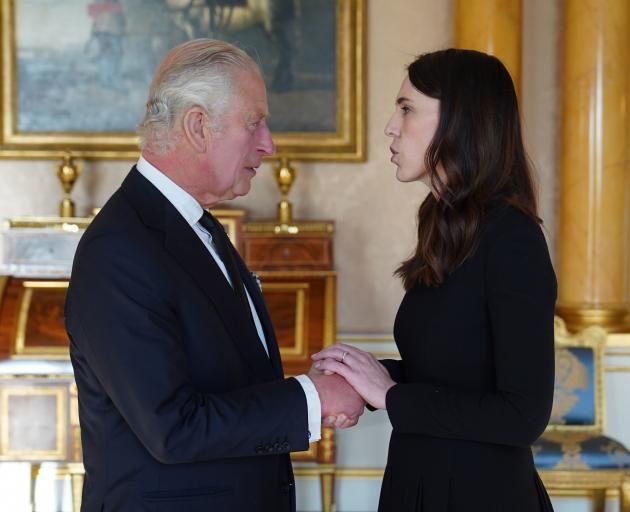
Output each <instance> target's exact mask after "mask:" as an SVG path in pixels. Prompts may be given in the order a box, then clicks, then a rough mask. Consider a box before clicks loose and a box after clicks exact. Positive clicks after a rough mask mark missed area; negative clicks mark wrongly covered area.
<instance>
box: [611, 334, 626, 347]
mask: <svg viewBox="0 0 630 512" xmlns="http://www.w3.org/2000/svg"><path fill="white" fill-rule="evenodd" d="M606 347H611V348H630V334H628V333H610V334H608V338H607V340H606Z"/></svg>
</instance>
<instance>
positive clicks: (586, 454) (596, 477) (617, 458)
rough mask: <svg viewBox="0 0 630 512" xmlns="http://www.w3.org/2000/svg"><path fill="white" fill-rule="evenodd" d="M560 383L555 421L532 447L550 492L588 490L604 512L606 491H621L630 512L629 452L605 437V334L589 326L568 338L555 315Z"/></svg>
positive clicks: (622, 506) (622, 507) (625, 509)
mask: <svg viewBox="0 0 630 512" xmlns="http://www.w3.org/2000/svg"><path fill="white" fill-rule="evenodd" d="M555 342H556V382H555V389H554V397H553V409H552V412H551V420H550V422H549V426H548V427H547V429H546V431H545V433H544V434H543V435H542V437H541V438H540V439H538V441H536V443H535V444H534V446H533V447H532V451H533V453H534V462H535V463H536V467H537V468H538V470H539V471H540V475H541V477H542V479H543V481H544V482H545V485H546V486H547V488H548V489H550V490H551V491H560V492H563V491H564V492H565V493H566V492H567V491H576V490H579V491H587V492H589V493H592V495H593V497H594V499H595V510H596V511H597V512H603V511H604V506H605V500H606V491H607V490H613V491H615V492H618V493H619V499H620V511H621V512H630V452H629V451H628V449H627V448H626V447H624V446H623V445H622V444H621V443H619V442H618V441H615V440H614V439H612V438H610V437H608V436H606V435H604V416H605V415H604V389H603V387H604V382H603V362H602V358H603V351H604V348H605V344H606V331H604V330H603V329H601V328H599V327H589V328H587V329H584V330H583V331H581V332H580V333H578V334H575V335H570V334H569V333H568V331H567V329H566V326H565V323H564V321H563V320H562V319H560V318H558V317H556V321H555Z"/></svg>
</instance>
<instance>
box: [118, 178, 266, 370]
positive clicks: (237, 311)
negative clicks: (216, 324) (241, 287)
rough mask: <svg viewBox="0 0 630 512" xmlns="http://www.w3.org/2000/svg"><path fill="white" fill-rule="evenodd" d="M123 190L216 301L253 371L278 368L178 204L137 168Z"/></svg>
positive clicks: (211, 299) (214, 301) (219, 314)
mask: <svg viewBox="0 0 630 512" xmlns="http://www.w3.org/2000/svg"><path fill="white" fill-rule="evenodd" d="M122 188H123V191H124V192H125V193H126V195H127V196H128V197H130V199H132V201H133V204H135V205H136V207H137V208H138V211H139V213H140V215H141V217H142V218H143V220H144V222H145V223H146V224H147V225H149V226H151V227H154V228H156V229H159V230H161V231H163V232H164V246H165V248H166V250H167V251H168V252H169V253H170V255H171V256H172V257H173V258H174V259H175V260H176V261H177V262H178V264H179V265H180V266H181V268H182V269H183V270H184V271H185V272H186V273H188V274H189V275H190V277H191V278H192V280H193V282H195V283H196V284H197V285H198V286H199V287H200V288H201V289H202V291H203V292H204V294H205V295H206V297H208V299H209V300H210V302H211V303H212V304H213V306H214V308H215V309H216V311H217V314H218V316H219V317H220V318H221V320H222V321H223V324H224V325H225V327H226V329H227V331H228V333H229V334H230V337H231V338H232V340H233V342H234V344H235V345H236V347H237V348H238V350H239V351H240V353H241V355H242V356H243V358H244V359H245V360H246V361H247V362H248V364H249V366H250V367H251V369H252V371H253V372H254V373H255V374H256V375H258V377H259V378H261V379H262V380H264V381H268V380H272V379H273V378H274V377H275V375H274V373H275V372H274V371H273V370H274V369H273V368H272V365H271V364H270V359H269V357H267V354H266V353H265V350H264V348H263V347H262V345H261V343H260V340H259V338H258V334H257V333H256V329H255V328H254V326H253V325H252V322H251V321H250V320H249V318H247V316H246V315H247V312H246V311H244V310H243V307H242V305H241V304H240V303H239V301H238V297H237V296H236V294H235V293H234V291H233V290H232V288H231V287H230V285H229V284H228V282H227V280H226V279H225V276H224V275H223V273H222V272H221V269H220V268H219V267H218V266H217V264H216V262H215V261H214V259H213V258H212V256H211V255H210V254H208V250H207V249H206V247H205V246H204V244H203V242H202V241H201V240H200V239H199V237H198V236H197V234H196V233H195V232H194V230H193V229H192V228H191V227H190V225H188V223H187V222H186V221H185V220H184V218H183V217H182V216H181V215H180V213H179V212H178V211H177V210H176V209H175V207H174V206H173V205H172V204H171V203H170V202H169V201H168V200H167V199H166V198H165V197H164V196H163V195H162V194H161V193H160V192H159V191H158V190H157V189H156V188H155V187H154V186H153V185H151V183H150V182H149V181H147V180H146V179H145V178H144V177H143V176H142V175H141V174H140V173H139V172H138V171H137V170H136V169H135V168H134V169H132V171H131V173H130V174H129V176H128V178H127V179H126V180H125V182H124V183H123V186H122Z"/></svg>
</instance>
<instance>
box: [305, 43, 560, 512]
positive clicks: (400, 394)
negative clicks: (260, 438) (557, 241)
mask: <svg viewBox="0 0 630 512" xmlns="http://www.w3.org/2000/svg"><path fill="white" fill-rule="evenodd" d="M385 133H386V134H387V135H388V136H390V137H391V138H392V140H393V142H392V145H391V148H390V149H391V152H392V162H393V163H394V164H396V166H397V171H396V177H397V178H398V179H399V180H400V181H403V182H411V181H417V180H420V181H422V182H424V183H425V184H427V185H428V187H429V188H430V192H431V193H430V194H429V195H428V196H427V197H426V199H425V200H424V202H423V203H422V204H421V206H420V210H419V212H418V244H417V247H416V250H415V253H414V254H413V256H411V257H410V258H409V259H408V260H407V261H405V262H403V263H402V264H401V265H400V267H399V268H398V270H397V272H396V273H397V275H399V276H400V277H401V279H402V281H403V284H404V287H405V290H406V294H405V296H404V298H403V301H402V303H401V305H400V309H399V310H398V314H397V316H396V321H395V325H394V336H395V339H396V344H397V346H398V349H399V351H400V355H401V358H402V359H401V360H400V361H396V360H385V361H380V362H379V361H377V360H376V359H374V357H373V356H371V355H370V354H369V353H366V352H363V351H361V350H358V349H356V348H354V347H350V346H347V345H341V344H338V345H334V346H331V347H328V348H326V349H325V350H323V351H321V352H320V353H318V354H316V355H314V356H313V358H314V359H315V360H316V364H315V366H316V367H317V368H319V369H320V370H324V371H326V372H335V373H338V374H340V375H342V376H343V377H345V378H346V379H347V380H348V382H349V383H350V384H351V385H352V386H353V387H354V388H355V389H356V390H357V391H358V392H359V393H360V394H361V395H362V396H363V398H364V399H365V400H366V401H367V402H368V403H369V404H371V406H373V407H375V408H379V409H386V410H387V413H388V415H389V418H390V421H391V423H392V426H393V432H392V437H391V440H390V446H389V455H388V461H387V467H386V470H385V476H384V480H383V484H382V488H381V497H380V503H379V511H381V512H385V511H388V512H389V511H391V512H406V511H423V512H447V511H450V512H460V511H461V512H464V511H466V512H471V511H479V512H490V511H497V512H534V511H550V510H552V507H551V504H550V502H549V498H548V496H547V493H546V491H545V489H544V487H543V485H542V483H541V481H540V478H539V477H538V475H537V473H536V470H535V468H534V464H533V460H532V454H531V450H530V445H531V443H532V442H533V441H534V440H535V439H536V438H538V436H539V435H540V434H541V433H542V432H543V430H544V428H545V426H546V424H547V421H548V419H549V414H550V411H551V403H552V398H553V373H554V347H553V314H554V304H555V299H556V279H555V275H554V272H553V268H552V266H551V262H550V259H549V254H548V250H547V245H546V243H545V239H544V237H543V233H542V231H541V228H540V223H541V221H540V219H539V218H538V215H537V210H536V200H535V196H534V191H533V186H532V178H531V175H530V169H529V165H528V161H527V156H526V154H525V150H524V148H523V141H522V137H521V128H520V121H519V113H518V106H517V100H516V94H515V92H514V86H513V84H512V81H511V79H510V75H509V74H508V72H507V70H506V69H505V67H504V66H503V64H501V62H500V61H499V60H498V59H496V58H495V57H491V56H489V55H486V54H483V53H479V52H475V51H470V50H455V49H450V50H444V51H438V52H434V53H429V54H425V55H422V56H420V57H419V58H418V59H417V60H416V61H414V62H413V63H412V64H411V65H410V66H409V68H408V76H407V77H405V79H404V80H403V83H402V86H401V88H400V92H399V94H398V97H397V99H396V110H395V112H394V114H393V116H392V118H391V119H390V121H389V122H388V124H387V126H386V128H385ZM338 420H339V419H338Z"/></svg>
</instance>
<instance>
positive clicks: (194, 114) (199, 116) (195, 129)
mask: <svg viewBox="0 0 630 512" xmlns="http://www.w3.org/2000/svg"><path fill="white" fill-rule="evenodd" d="M182 121H183V126H182V128H183V130H184V134H185V136H186V139H188V142H189V144H190V145H191V146H192V147H193V148H194V149H195V150H196V151H198V152H199V153H203V152H205V151H206V149H207V148H208V146H209V145H210V137H211V136H212V134H211V130H210V126H209V123H208V116H207V114H206V113H205V112H204V111H203V110H202V109H201V108H199V107H193V108H191V109H190V110H188V111H187V112H186V113H185V114H184V118H183V120H182Z"/></svg>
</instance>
